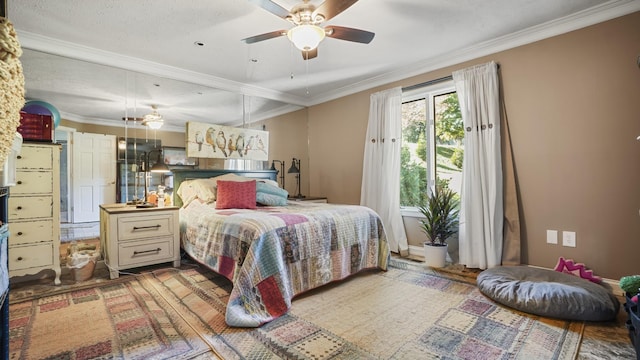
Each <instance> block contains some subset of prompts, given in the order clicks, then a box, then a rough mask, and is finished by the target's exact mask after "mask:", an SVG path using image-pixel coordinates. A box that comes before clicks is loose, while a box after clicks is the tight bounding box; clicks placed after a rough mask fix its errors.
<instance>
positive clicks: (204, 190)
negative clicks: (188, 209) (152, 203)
mask: <svg viewBox="0 0 640 360" xmlns="http://www.w3.org/2000/svg"><path fill="white" fill-rule="evenodd" d="M178 196H180V199H182V206H187V205H189V204H190V203H191V202H192V201H193V200H195V199H200V200H202V201H203V202H205V203H212V202H214V201H216V181H215V180H213V179H193V180H185V181H183V182H182V183H181V184H180V187H179V188H178Z"/></svg>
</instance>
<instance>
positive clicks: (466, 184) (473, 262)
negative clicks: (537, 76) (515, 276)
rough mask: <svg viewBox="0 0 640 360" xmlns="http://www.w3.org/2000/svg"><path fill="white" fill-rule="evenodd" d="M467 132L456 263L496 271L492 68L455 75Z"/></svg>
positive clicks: (498, 171) (497, 163)
mask: <svg viewBox="0 0 640 360" xmlns="http://www.w3.org/2000/svg"><path fill="white" fill-rule="evenodd" d="M453 80H454V83H455V87H456V91H457V93H458V99H459V103H460V110H461V112H462V120H463V123H464V128H465V137H464V149H465V154H464V161H463V167H462V173H463V180H462V191H461V204H460V232H459V240H460V263H461V264H463V265H466V266H467V267H471V268H479V269H487V268H492V267H495V266H499V265H500V264H501V262H502V248H503V220H504V219H503V216H504V211H503V178H502V154H501V141H500V98H499V81H498V69H497V64H496V63H495V62H490V63H487V64H482V65H477V66H473V67H470V68H467V69H463V70H459V71H456V72H454V73H453Z"/></svg>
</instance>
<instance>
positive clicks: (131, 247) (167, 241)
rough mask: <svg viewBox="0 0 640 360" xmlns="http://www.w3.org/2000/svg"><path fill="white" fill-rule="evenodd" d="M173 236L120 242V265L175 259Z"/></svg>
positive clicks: (154, 262)
mask: <svg viewBox="0 0 640 360" xmlns="http://www.w3.org/2000/svg"><path fill="white" fill-rule="evenodd" d="M172 245H173V237H172V236H168V237H164V238H160V239H153V240H146V241H135V242H128V243H120V245H118V265H119V266H130V265H136V264H144V263H153V264H157V263H161V262H162V261H163V260H166V261H173V258H174V256H173V248H172Z"/></svg>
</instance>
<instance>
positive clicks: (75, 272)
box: [69, 259, 96, 281]
mask: <svg viewBox="0 0 640 360" xmlns="http://www.w3.org/2000/svg"><path fill="white" fill-rule="evenodd" d="M95 268H96V261H95V260H93V259H92V260H89V262H88V263H87V265H85V266H83V267H81V268H79V269H76V268H71V269H69V270H70V271H71V277H72V278H73V280H74V281H86V280H89V279H91V278H92V277H93V270H94V269H95Z"/></svg>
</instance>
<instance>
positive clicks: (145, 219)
mask: <svg viewBox="0 0 640 360" xmlns="http://www.w3.org/2000/svg"><path fill="white" fill-rule="evenodd" d="M173 222H174V219H173V213H164V214H158V215H145V216H135V215H134V216H130V217H124V216H120V217H118V241H120V242H122V241H127V240H136V239H146V238H150V237H153V238H158V237H161V236H169V235H172V234H173V232H174V231H176V229H174V228H173Z"/></svg>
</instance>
